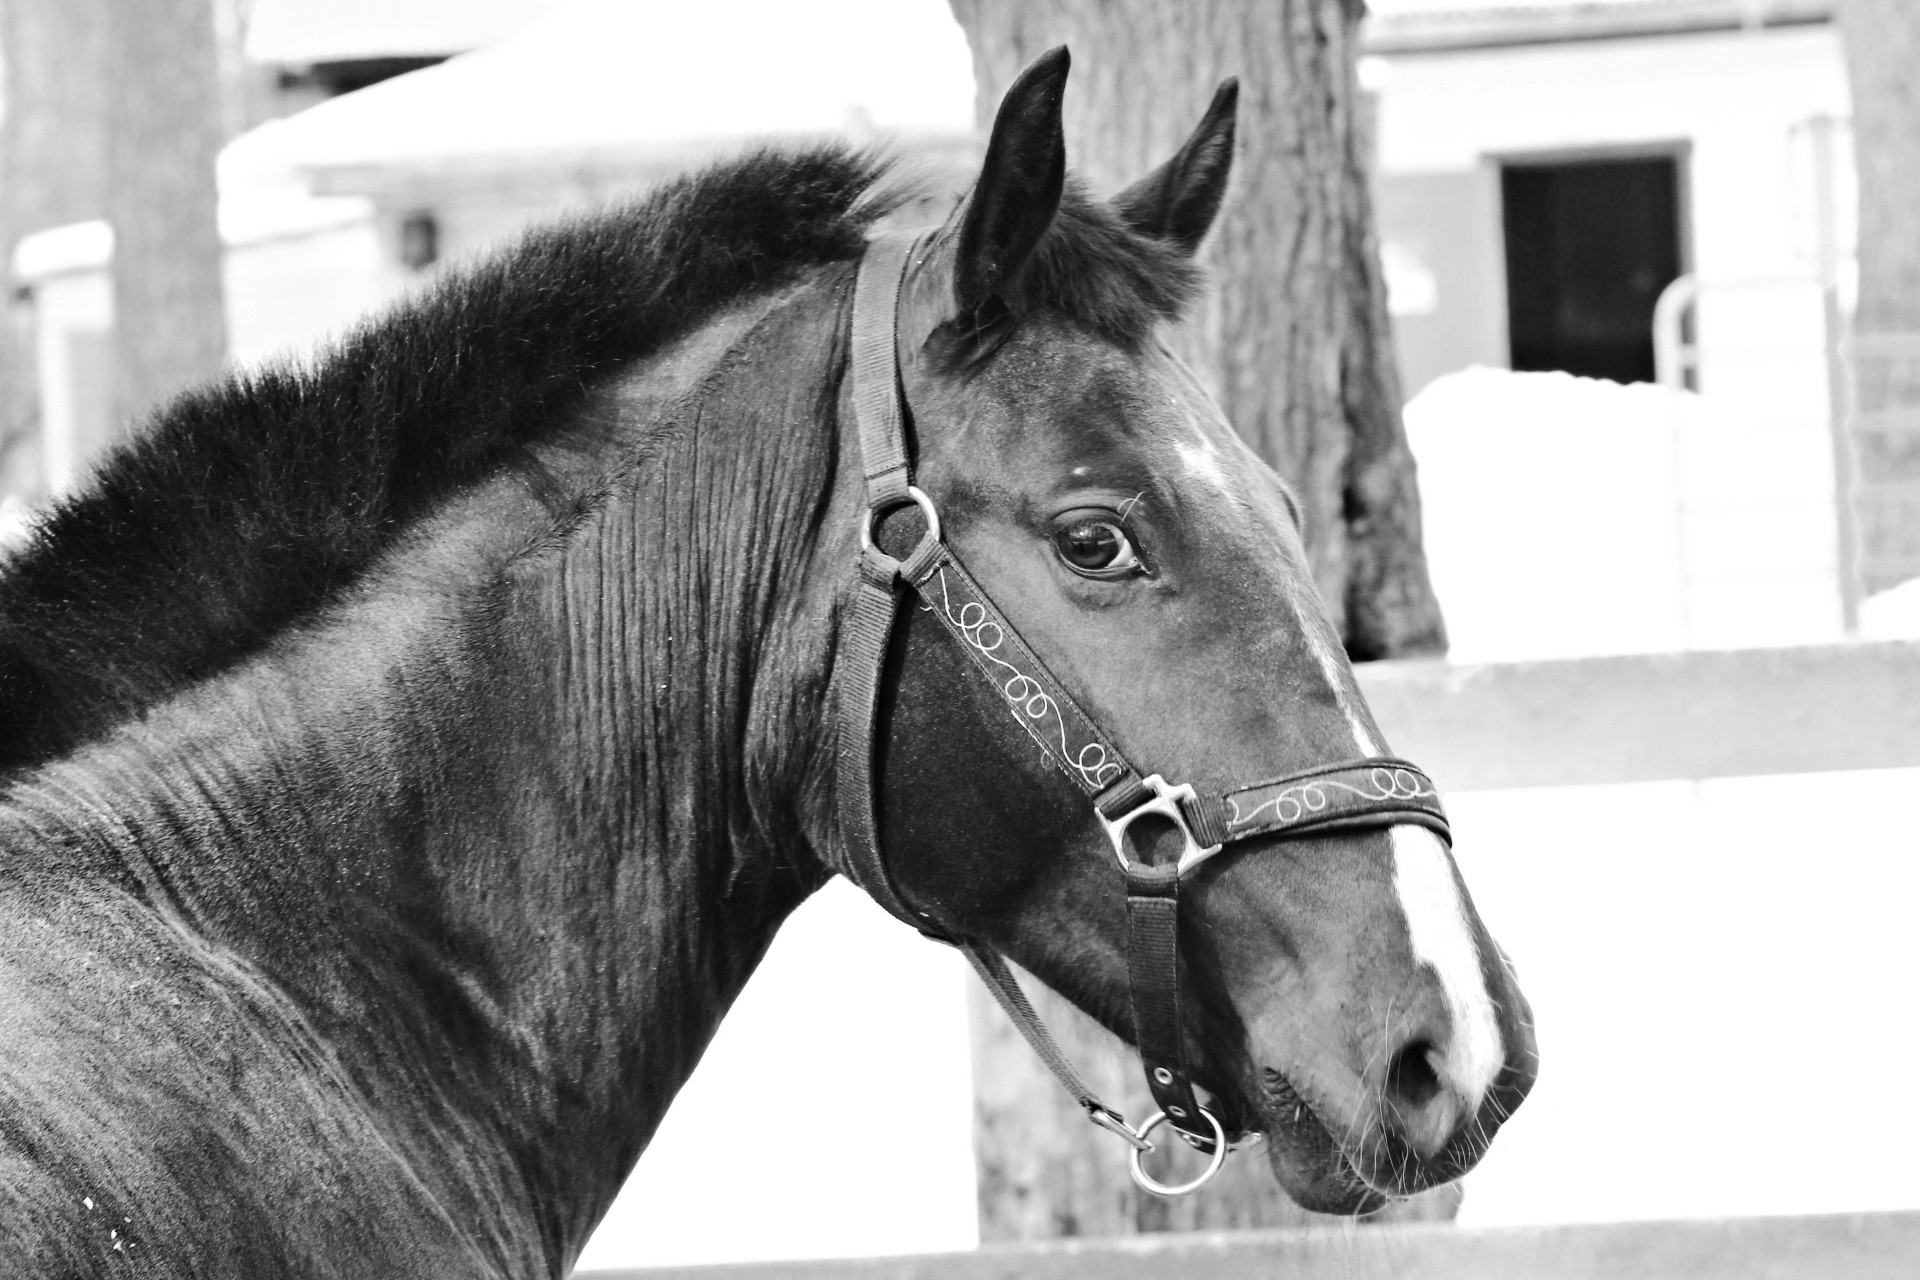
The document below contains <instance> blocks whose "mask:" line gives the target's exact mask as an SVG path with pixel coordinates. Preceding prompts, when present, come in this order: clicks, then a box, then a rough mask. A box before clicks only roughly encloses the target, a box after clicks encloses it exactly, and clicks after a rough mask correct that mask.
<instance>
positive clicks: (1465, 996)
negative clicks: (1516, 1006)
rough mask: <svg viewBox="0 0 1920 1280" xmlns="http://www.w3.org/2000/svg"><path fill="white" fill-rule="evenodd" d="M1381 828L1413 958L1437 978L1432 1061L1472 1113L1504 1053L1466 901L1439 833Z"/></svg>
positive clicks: (1446, 1082)
mask: <svg viewBox="0 0 1920 1280" xmlns="http://www.w3.org/2000/svg"><path fill="white" fill-rule="evenodd" d="M1388 834H1389V836H1390V838H1391V840H1392V843H1393V888H1394V892H1395V893H1396V894H1398V895H1399V898H1400V909H1401V911H1402V913H1403V914H1404V915H1405V916H1406V919H1407V937H1408V939H1409V940H1410V942H1411V943H1412V946H1413V954H1414V959H1415V960H1416V961H1417V962H1418V963H1420V964H1422V965H1425V966H1427V967H1428V968H1430V969H1432V970H1433V973H1434V976H1435V977H1437V978H1438V979H1439V980H1440V990H1441V993H1442V995H1443V997H1444V998H1445V1000H1446V1003H1447V1013H1448V1015H1449V1017H1450V1018H1451V1020H1452V1023H1453V1027H1452V1034H1451V1035H1450V1036H1448V1038H1447V1041H1446V1044H1445V1046H1444V1047H1443V1050H1442V1055H1441V1061H1439V1062H1436V1063H1434V1064H1433V1066H1434V1068H1435V1070H1436V1071H1437V1072H1438V1073H1439V1074H1440V1076H1441V1079H1442V1082H1443V1083H1445V1084H1446V1085H1447V1086H1448V1087H1449V1088H1452V1089H1454V1090H1456V1091H1457V1092H1458V1093H1459V1094H1460V1096H1461V1097H1462V1098H1463V1099H1464V1100H1465V1102H1466V1105H1467V1108H1468V1112H1469V1114H1471V1112H1472V1111H1473V1110H1475V1109H1477V1108H1478V1107H1479V1105H1480V1100H1481V1099H1482V1098H1483V1097H1485V1096H1486V1092H1487V1090H1488V1089H1489V1088H1491V1087H1492V1085H1493V1080H1494V1077H1495V1076H1496V1075H1498V1074H1499V1072H1500V1064H1501V1061H1502V1059H1503V1057H1504V1054H1503V1052H1502V1049H1501V1044H1500V1024H1499V1022H1498V1020H1497V1019H1496V1018H1495V1017H1494V1010H1493V997H1492V996H1491V995H1490V994H1489V993H1488V991H1487V979H1486V974H1485V972H1484V971H1483V970H1482V968H1481V965H1480V948H1479V947H1478V946H1477V945H1476V944H1475V942H1474V937H1473V925H1472V922H1471V920H1470V919H1469V917H1468V908H1467V903H1466V899H1465V898H1464V896H1463V895H1462V894H1461V892H1460V884H1459V881H1458V880H1457V879H1456V878H1455V877H1454V874H1453V857H1452V855H1451V854H1449V853H1448V852H1447V848H1446V846H1445V845H1444V844H1442V843H1441V842H1440V839H1439V837H1437V836H1435V835H1434V834H1433V832H1431V831H1428V830H1427V829H1426V828H1425V827H1415V826H1397V827H1393V828H1391V829H1390V830H1389V833H1388Z"/></svg>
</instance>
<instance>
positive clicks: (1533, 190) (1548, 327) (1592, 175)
mask: <svg viewBox="0 0 1920 1280" xmlns="http://www.w3.org/2000/svg"><path fill="white" fill-rule="evenodd" d="M1500 197H1501V206H1502V222H1503V224H1504V230H1505V238H1506V253H1507V334H1508V339H1509V342H1510V344H1511V355H1512V360H1513V367H1514V368H1515V369H1560V370H1564V371H1565V372H1567V373H1573V374H1579V375H1581V376H1583V377H1588V378H1611V379H1613V380H1614V381H1615V382H1651V381H1653V304H1654V303H1655V302H1656V301H1657V300H1658V299H1659V297H1660V291H1661V290H1662V289H1665V288H1666V287H1667V285H1668V284H1669V283H1671V282H1672V280H1673V279H1674V278H1675V277H1676V276H1678V275H1679V274H1680V273H1681V271H1682V270H1683V267H1682V264H1681V243H1680V165H1679V159H1678V157H1677V156H1673V155H1657V156H1634V157H1631V158H1617V157H1608V158H1605V159H1578V160H1556V161H1533V160H1517V161H1509V162H1508V163H1506V164H1505V165H1504V166H1503V167H1502V169H1501V173H1500Z"/></svg>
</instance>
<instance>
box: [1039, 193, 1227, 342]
mask: <svg viewBox="0 0 1920 1280" xmlns="http://www.w3.org/2000/svg"><path fill="white" fill-rule="evenodd" d="M1200 282H1201V275H1200V269H1199V268H1198V267H1197V266H1195V265H1194V262H1193V259H1192V258H1191V257H1190V256H1189V255H1188V254H1187V253H1186V252H1185V251H1183V250H1182V249H1180V248H1179V247H1178V246H1176V245H1175V244H1173V243H1172V242H1171V241H1167V240H1161V239H1158V238H1156V237H1153V236H1145V235H1141V234H1139V233H1137V232H1136V231H1134V229H1133V228H1132V227H1130V226H1128V225H1127V222H1126V220H1125V219H1124V218H1122V217H1121V216H1120V211H1119V210H1118V209H1116V208H1114V206H1113V205H1111V204H1109V203H1108V202H1107V201H1105V200H1098V199H1095V198H1094V197H1092V196H1090V195H1088V194H1087V191H1086V188H1085V187H1084V186H1082V185H1081V184H1080V183H1079V182H1078V181H1075V180H1074V179H1073V178H1071V177H1069V178H1068V179H1067V182H1066V185H1065V187H1064V189H1063V190H1062V191H1061V193H1060V209H1059V211H1058V212H1057V213H1055V214H1054V217H1053V222H1052V224H1051V225H1049V226H1048V228H1047V234H1046V235H1045V236H1043V237H1041V240H1040V243H1039V244H1038V245H1037V246H1035V248H1034V251H1033V256H1032V257H1030V258H1028V259H1027V261H1026V264H1025V265H1024V266H1022V267H1021V269H1020V271H1019V273H1018V274H1017V275H1015V276H1014V278H1013V279H1012V280H1011V281H1010V282H1009V284H1008V286H1007V287H1006V288H1004V289H1003V290H1002V291H1001V296H1002V299H1003V301H1004V302H1005V304H1006V307H1007V310H1008V312H1009V313H1010V314H1011V316H1012V317H1013V318H1015V319H1019V318H1023V317H1025V316H1026V315H1028V314H1029V313H1031V312H1033V311H1037V310H1049V311H1057V312H1060V313H1063V314H1065V315H1068V316H1072V317H1073V318H1074V319H1075V320H1078V321H1079V322H1080V323H1082V324H1084V325H1086V326H1087V327H1088V328H1090V329H1092V330H1093V331H1094V332H1096V333H1098V334H1099V335H1100V336H1102V337H1103V338H1106V339H1107V340H1108V341H1110V342H1115V343H1118V344H1119V345H1121V346H1123V347H1126V348H1129V349H1132V348H1135V347H1138V346H1139V344H1140V343H1141V342H1142V341H1143V340H1144V339H1145V338H1146V336H1147V334H1148V333H1149V332H1151V331H1152V330H1153V328H1154V326H1155V325H1157V324H1158V323H1160V322H1161V321H1164V320H1178V319H1179V318H1180V317H1181V316H1182V315H1184V314H1185V313H1186V309H1187V308H1188V307H1189V306H1190V305H1191V304H1192V302H1193V299H1194V297H1195V295H1197V294H1198V293H1199V291H1200Z"/></svg>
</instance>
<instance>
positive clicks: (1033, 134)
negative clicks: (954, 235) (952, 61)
mask: <svg viewBox="0 0 1920 1280" xmlns="http://www.w3.org/2000/svg"><path fill="white" fill-rule="evenodd" d="M1069 62H1070V59H1069V58H1068V56H1067V47H1066V46H1065V45H1061V46H1059V47H1058V48H1055V49H1049V50H1048V51H1047V52H1045V53H1043V54H1041V55H1040V57H1039V58H1038V59H1037V60H1036V61H1035V62H1034V64H1033V65H1032V66H1030V67H1028V68H1027V69H1026V70H1025V71H1022V72H1021V73H1020V78H1019V79H1018V80H1015V81H1014V82H1013V86H1012V87H1011V88H1009V89H1008V90H1007V96H1006V97H1004V98H1002V99H1001V100H1000V113H999V114H998V115H997V116H995V117H994V121H993V137H992V138H991V139H990V140H989V141H988V143H987V158H986V161H985V162H984V163H983V164H982V165H981V166H980V177H979V180H978V181H976V182H975V183H974V185H973V192H972V194H971V195H969V196H968V197H967V207H966V209H965V211H964V213H963V214H962V218H961V223H960V247H959V250H958V252H957V254H956V257H955V261H954V268H953V294H954V300H955V301H956V302H957V303H958V304H959V306H960V310H961V311H962V312H967V311H972V310H974V309H975V308H977V307H978V306H980V304H981V303H983V302H985V301H986V300H987V299H988V298H990V297H992V296H993V295H994V293H995V292H996V291H997V290H999V289H1000V288H1001V287H1002V286H1004V285H1005V284H1006V282H1007V281H1008V280H1010V279H1012V278H1013V276H1014V274H1015V273H1016V272H1017V271H1019V270H1020V267H1021V265H1022V264H1023V263H1025V262H1026V260H1027V255H1028V254H1030V253H1032V252H1033V247H1034V246H1035V245H1036V244H1038V243H1040V237H1041V236H1042V235H1044V234H1046V230H1047V227H1048V225H1049V224H1051V223H1052V222H1053V215H1054V213H1055V211H1056V210H1058V209H1059V207H1060V188H1061V185H1062V184H1063V183H1064V182H1065V181H1066V176H1067V144H1066V138H1065V136H1064V135H1063V134H1062V132H1061V129H1060V99H1061V95H1062V94H1063V92H1064V91H1065V89H1066V84H1067V67H1068V65H1069Z"/></svg>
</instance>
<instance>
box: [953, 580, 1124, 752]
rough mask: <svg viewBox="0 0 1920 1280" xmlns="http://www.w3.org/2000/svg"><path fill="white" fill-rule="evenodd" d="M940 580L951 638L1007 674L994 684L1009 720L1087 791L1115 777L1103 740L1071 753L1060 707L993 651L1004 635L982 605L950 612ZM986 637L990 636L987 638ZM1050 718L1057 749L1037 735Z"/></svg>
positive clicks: (1041, 687)
mask: <svg viewBox="0 0 1920 1280" xmlns="http://www.w3.org/2000/svg"><path fill="white" fill-rule="evenodd" d="M937 576H938V577H939V579H940V609H941V611H942V612H943V613H944V614H946V617H947V621H948V623H949V624H950V625H951V626H952V627H953V630H954V632H955V634H957V635H959V636H960V637H961V638H962V639H964V640H965V641H966V642H967V644H968V645H969V646H971V647H972V649H973V650H974V652H976V653H978V654H979V655H980V656H981V657H983V658H985V659H986V660H987V661H988V662H991V663H993V664H994V665H995V666H996V667H1000V668H1003V669H1004V670H1005V671H1007V672H1009V673H1011V674H1009V675H1008V676H1006V678H1005V681H1004V683H1002V682H1001V680H1000V678H999V677H998V676H996V677H995V683H996V684H999V686H1000V694H1001V696H1002V697H1004V698H1005V699H1006V700H1007V707H1008V709H1009V710H1011V711H1012V712H1013V718H1014V719H1015V720H1018V721H1019V722H1020V724H1021V726H1022V727H1024V728H1025V729H1026V731H1027V732H1028V733H1029V734H1031V735H1032V736H1033V740H1034V741H1035V742H1037V743H1039V744H1040V748H1041V750H1043V751H1045V752H1046V753H1047V754H1048V755H1050V756H1052V757H1053V758H1054V759H1055V760H1056V761H1057V762H1059V764H1060V766H1061V767H1062V768H1064V769H1067V770H1068V771H1070V772H1072V773H1075V774H1078V775H1079V777H1080V780H1081V781H1082V782H1084V783H1085V784H1086V785H1087V786H1088V787H1090V788H1092V789H1094V790H1098V789H1099V788H1101V787H1103V786H1105V785H1106V784H1107V782H1108V780H1109V779H1110V778H1111V777H1117V776H1119V775H1120V774H1121V773H1123V772H1124V771H1125V766H1124V765H1122V764H1121V763H1120V762H1119V761H1116V760H1110V759H1108V758H1107V746H1106V744H1105V743H1104V742H1099V741H1094V742H1089V743H1087V744H1086V745H1085V746H1083V747H1081V748H1080V749H1079V750H1077V751H1076V750H1074V749H1073V747H1072V746H1071V745H1070V744H1069V743H1068V742H1067V720H1066V717H1065V716H1063V715H1062V714H1061V713H1060V705H1059V704H1058V703H1057V702H1055V701H1054V700H1053V697H1052V695H1050V694H1049V693H1048V692H1047V691H1046V687H1045V686H1044V685H1042V684H1041V683H1040V682H1039V681H1038V680H1036V679H1034V678H1033V677H1032V676H1030V675H1028V674H1027V673H1026V672H1024V671H1022V670H1020V668H1018V667H1016V666H1014V665H1013V664H1012V663H1011V662H1008V661H1007V660H1006V659H1004V658H1002V657H999V656H998V654H997V652H996V651H997V650H998V649H999V648H1000V646H1001V645H1003V644H1005V643H1006V633H1005V631H1004V630H1003V629H1002V628H1001V626H1000V624H999V623H997V622H995V621H994V620H993V617H992V615H990V614H989V613H988V612H987V607H986V605H984V604H982V603H981V602H980V601H978V600H968V601H966V602H965V603H963V604H962V605H961V606H960V611H959V612H958V613H955V612H954V610H953V598H952V595H951V594H950V593H949V592H948V590H947V571H946V568H945V567H944V566H943V567H941V568H940V569H939V570H938V571H937ZM989 633H991V638H990V639H989ZM1049 719H1051V720H1052V722H1053V724H1054V726H1055V732H1056V734H1057V736H1058V737H1059V739H1060V745H1059V748H1058V749H1057V750H1056V749H1055V747H1054V745H1053V743H1051V742H1049V741H1048V740H1047V736H1046V735H1045V734H1044V733H1043V732H1042V730H1043V729H1044V727H1045V726H1046V724H1047V722H1048V720H1049Z"/></svg>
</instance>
